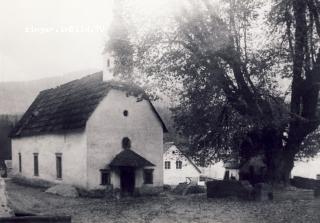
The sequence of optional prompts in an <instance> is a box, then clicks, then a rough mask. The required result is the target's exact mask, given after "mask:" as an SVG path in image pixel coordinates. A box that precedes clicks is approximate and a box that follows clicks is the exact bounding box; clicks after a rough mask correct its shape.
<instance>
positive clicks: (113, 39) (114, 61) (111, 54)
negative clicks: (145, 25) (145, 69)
mask: <svg viewBox="0 0 320 223" xmlns="http://www.w3.org/2000/svg"><path fill="white" fill-rule="evenodd" d="M103 66H104V67H103V80H104V81H108V80H122V81H131V80H132V72H133V47H132V45H131V43H130V38H129V31H128V29H127V25H126V23H125V21H124V19H123V0H114V4H113V19H112V22H111V25H110V29H109V32H108V41H107V43H106V45H105V48H104V51H103Z"/></svg>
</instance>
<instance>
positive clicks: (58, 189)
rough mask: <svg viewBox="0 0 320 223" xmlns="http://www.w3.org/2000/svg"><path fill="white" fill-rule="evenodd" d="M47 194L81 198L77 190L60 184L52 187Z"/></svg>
mask: <svg viewBox="0 0 320 223" xmlns="http://www.w3.org/2000/svg"><path fill="white" fill-rule="evenodd" d="M45 192H46V193H50V194H57V195H60V196H62V197H79V194H78V191H77V189H76V188H75V187H73V186H71V185H67V184H59V185H56V186H53V187H50V188H49V189H48V190H46V191H45Z"/></svg>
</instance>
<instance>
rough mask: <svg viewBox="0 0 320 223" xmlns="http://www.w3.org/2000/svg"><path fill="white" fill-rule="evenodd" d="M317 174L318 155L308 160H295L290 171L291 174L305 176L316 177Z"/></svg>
mask: <svg viewBox="0 0 320 223" xmlns="http://www.w3.org/2000/svg"><path fill="white" fill-rule="evenodd" d="M317 174H320V155H318V156H317V157H315V158H310V159H309V160H307V159H304V160H303V161H296V162H295V163H294V167H293V169H292V171H291V176H292V177H294V176H299V177H307V178H313V179H316V176H317Z"/></svg>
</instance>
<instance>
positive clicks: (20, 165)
mask: <svg viewBox="0 0 320 223" xmlns="http://www.w3.org/2000/svg"><path fill="white" fill-rule="evenodd" d="M18 155H19V172H20V173H21V172H22V159H21V153H19V154H18Z"/></svg>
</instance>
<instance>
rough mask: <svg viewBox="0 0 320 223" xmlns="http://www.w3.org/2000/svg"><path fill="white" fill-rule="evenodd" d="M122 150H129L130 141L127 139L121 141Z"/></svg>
mask: <svg viewBox="0 0 320 223" xmlns="http://www.w3.org/2000/svg"><path fill="white" fill-rule="evenodd" d="M122 148H123V149H130V148H131V141H130V139H129V138H128V137H124V138H123V139H122Z"/></svg>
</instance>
